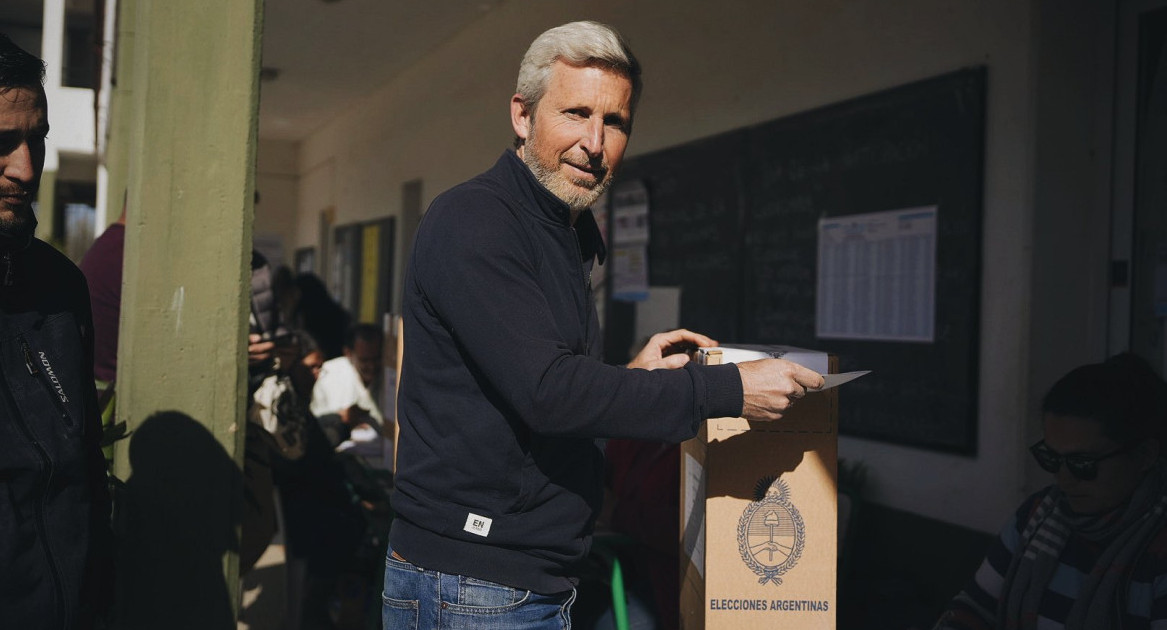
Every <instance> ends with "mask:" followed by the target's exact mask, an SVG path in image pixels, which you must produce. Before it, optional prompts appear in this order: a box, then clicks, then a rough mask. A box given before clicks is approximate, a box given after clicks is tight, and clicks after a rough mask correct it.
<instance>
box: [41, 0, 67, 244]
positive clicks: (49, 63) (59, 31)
mask: <svg viewBox="0 0 1167 630" xmlns="http://www.w3.org/2000/svg"><path fill="white" fill-rule="evenodd" d="M41 16H42V17H41V19H42V22H43V24H42V26H41V59H42V60H44V62H45V91H46V92H48V93H49V94H55V93H56V92H57V91H58V90H59V89H60V87H61V81H62V76H63V68H62V64H63V63H64V59H65V0H45V4H44V11H43V13H42V14H41ZM52 117H53V100H52V98H50V99H49V120H50V124H51V121H52ZM58 168H60V156H59V155H58V154H57V147H56V146H54V145H53V142H52V136H50V139H49V142H48V146H46V147H45V170H44V174H43V175H42V176H41V185H40V189H39V190H38V191H37V215H36V218H37V226H36V236H37V238H39V239H41V240H42V241H46V242H49V243H54V244H55V245H57V247H61V243H57V242H56V241H54V240H53V223H54V220H55V219H56V213H55V212H54V209H55V206H56V187H57V169H58Z"/></svg>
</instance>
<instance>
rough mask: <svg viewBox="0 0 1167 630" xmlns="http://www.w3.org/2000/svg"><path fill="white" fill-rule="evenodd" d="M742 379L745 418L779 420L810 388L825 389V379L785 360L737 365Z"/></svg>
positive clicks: (812, 371)
mask: <svg viewBox="0 0 1167 630" xmlns="http://www.w3.org/2000/svg"><path fill="white" fill-rule="evenodd" d="M737 368H738V372H739V373H740V374H741V377H742V417H743V418H745V419H747V420H778V419H780V418H781V417H782V415H783V414H784V413H786V411H787V410H789V409H790V407H791V405H793V404H794V401H795V400H797V399H799V398H802V397H803V396H805V395H806V392H807V390H808V389H810V390H813V389H821V388H822V387H823V386H824V385H825V384H826V383H825V382H824V381H823V376H822V375H821V374H819V373H818V372H815V371H814V370H812V369H810V368H805V367H803V366H801V365H799V364H797V363H793V362H791V361H787V360H785V359H760V360H757V361H745V362H742V363H738V364H737Z"/></svg>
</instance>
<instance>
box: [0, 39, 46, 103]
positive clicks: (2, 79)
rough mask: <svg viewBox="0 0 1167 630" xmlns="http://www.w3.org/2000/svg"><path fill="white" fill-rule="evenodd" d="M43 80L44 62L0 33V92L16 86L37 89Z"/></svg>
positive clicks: (42, 83)
mask: <svg viewBox="0 0 1167 630" xmlns="http://www.w3.org/2000/svg"><path fill="white" fill-rule="evenodd" d="M44 81H45V62H43V61H41V60H40V59H39V58H37V57H36V56H35V55H32V54H30V53H28V52H26V51H25V50H24V49H23V48H21V47H20V46H17V45H16V44H14V43H12V40H11V39H9V38H8V36H7V35H5V34H3V33H0V92H4V91H8V90H10V89H12V88H18V87H19V88H32V89H37V90H39V89H41V87H42V86H43V85H44Z"/></svg>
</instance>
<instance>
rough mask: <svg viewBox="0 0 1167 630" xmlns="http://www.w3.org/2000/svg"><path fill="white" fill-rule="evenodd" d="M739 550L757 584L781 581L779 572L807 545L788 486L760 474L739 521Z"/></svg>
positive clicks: (796, 557)
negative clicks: (750, 500) (755, 575)
mask: <svg viewBox="0 0 1167 630" xmlns="http://www.w3.org/2000/svg"><path fill="white" fill-rule="evenodd" d="M737 542H738V551H739V552H740V553H741V556H742V561H743V562H745V564H746V566H748V567H749V568H750V570H752V571H753V572H754V573H757V574H758V575H759V576H761V578H760V579H759V580H758V583H759V584H765V583H767V582H773V583H774V585H775V586H777V585H780V584H782V577H781V576H782V575H784V574H785V573H786V572H787V571H789V570H790V569H792V568H794V566H795V565H796V564H798V559H799V558H800V557H801V556H802V550H803V548H804V547H805V545H806V525H805V524H803V522H802V515H800V514H799V513H798V510H797V509H796V508H795V507H794V504H793V503H791V502H790V488H789V487H788V486H787V485H786V482H784V481H782V480H781V479H777V478H775V477H763V478H762V479H760V480H758V483H757V485H756V486H755V487H754V500H753V501H752V502H750V504H749V506H747V507H746V509H745V512H743V513H742V516H741V519H740V520H739V521H738V527H737Z"/></svg>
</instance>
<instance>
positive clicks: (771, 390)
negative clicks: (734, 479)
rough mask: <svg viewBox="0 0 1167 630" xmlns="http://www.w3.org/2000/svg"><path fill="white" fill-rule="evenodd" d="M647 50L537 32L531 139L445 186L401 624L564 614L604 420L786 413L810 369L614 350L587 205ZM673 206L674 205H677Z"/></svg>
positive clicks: (394, 568) (415, 308) (414, 413)
mask: <svg viewBox="0 0 1167 630" xmlns="http://www.w3.org/2000/svg"><path fill="white" fill-rule="evenodd" d="M639 92H640V70H639V66H638V64H637V62H636V60H635V58H634V57H633V56H632V53H631V52H630V51H629V50H628V47H627V45H626V44H625V43H624V41H623V40H622V39H621V37H620V36H619V34H617V33H616V32H615V31H613V30H612V29H611V28H609V27H607V26H604V25H601V24H596V23H594V22H575V23H572V24H566V25H564V26H560V27H557V28H554V29H551V30H549V31H547V32H546V33H543V34H542V35H540V36H539V37H538V38H537V39H536V40H535V42H534V43H533V44H532V45H531V47H530V49H529V50H528V51H527V54H526V56H525V57H524V58H523V62H522V65H521V66H520V69H519V80H518V89H517V93H516V94H515V95H514V96H513V97H512V98H511V125H512V127H513V128H514V131H515V134H516V136H517V139H516V150H515V151H507V152H505V153H504V154H503V156H502V157H501V158H500V159H499V160H498V162H497V163H496V164H495V165H494V167H493V168H491V169H490V170H489V171H487V172H486V173H483V174H482V175H479V176H478V177H475V178H474V179H472V180H470V181H468V182H466V183H464V184H461V185H459V186H456V187H454V188H453V189H451V190H449V191H447V192H445V193H444V194H442V195H441V196H439V197H438V198H437V199H436V200H435V201H434V203H433V205H431V206H430V208H429V210H428V212H427V213H426V215H425V218H424V219H423V220H422V223H421V225H420V227H419V229H418V234H417V237H416V241H415V244H414V248H413V254H412V258H411V260H410V263H409V267H408V270H407V272H406V277H405V294H404V325H403V337H404V339H405V346H404V347H405V353H404V357H403V362H402V369H401V379H400V383H399V390H398V391H399V397H398V420H399V422H400V427H401V437H400V441H399V445H398V459H397V474H396V477H395V484H396V492H395V494H394V496H393V509H394V511H395V513H396V518H395V520H394V523H393V528H392V531H391V533H390V548H391V551H390V554H389V556H388V558H387V559H386V571H385V600H384V601H385V605H384V608H383V616H384V626H385V627H386V628H404V627H418V628H421V627H425V628H438V627H475V628H486V627H490V628H564V627H569V625H570V617H569V613H570V606H571V602H572V601H573V600H574V585H575V582H576V579H575V577H576V576H575V572H576V571H577V567H578V564H579V562H580V560H581V559H582V558H583V557H584V555H585V554H586V553H587V550H588V546H589V544H590V534H591V530H592V525H593V523H594V521H595V516H596V514H597V512H598V510H599V507H600V501H601V494H602V483H603V463H602V457H603V456H602V454H601V452H600V450H599V449H598V448H597V446H596V444H595V441H594V440H595V438H601V437H622V438H634V439H647V440H658V441H673V442H679V441H682V440H685V439H688V438H690V437H693V436H694V435H695V434H696V432H697V428H698V427H699V426H700V424H701V422H703V421H704V420H705V419H707V418H711V417H719V416H739V415H741V416H745V417H747V418H750V419H754V420H773V419H777V418H779V417H781V415H782V413H783V412H784V411H785V410H786V409H787V408H789V406H790V404H792V402H793V400H794V399H795V398H798V397H800V396H802V395H803V394H805V392H806V389H807V388H816V387H821V386H822V378H821V376H820V375H818V374H816V373H815V372H813V371H810V370H807V369H805V368H802V367H800V366H798V365H795V364H793V363H789V362H787V361H782V360H778V359H768V360H764V361H756V362H751V363H743V364H739V365H724V366H699V365H694V364H692V363H689V362H688V357H687V356H686V355H684V354H677V353H674V352H673V350H675V349H676V348H677V347H678V346H682V345H686V344H696V345H702V346H709V345H716V344H715V342H714V341H713V340H712V339H709V338H708V337H706V336H704V335H700V334H697V333H693V332H690V331H686V330H679V331H673V332H670V333H663V334H660V335H656V336H654V337H653V338H652V339H651V340H650V342H649V343H648V345H647V347H646V348H645V349H644V350H643V351H642V352H641V353H640V354H638V355H637V356H636V358H635V359H634V360H633V361H632V362H631V363H630V364H629V365H628V366H626V367H618V366H611V365H605V364H604V363H603V362H601V361H600V359H599V350H600V346H601V344H600V339H599V334H600V331H599V325H598V322H597V316H596V311H595V305H594V302H593V299H592V298H593V296H592V287H591V282H590V271H591V266H592V264H593V261H594V260H596V259H599V260H600V261H601V262H602V261H603V257H604V254H605V249H604V243H603V241H602V240H601V238H600V232H599V229H598V228H597V226H596V222H595V219H594V218H593V216H592V213H591V211H590V210H588V207H589V206H590V205H591V204H592V203H593V202H595V200H596V199H597V198H598V197H599V195H600V194H601V193H602V192H603V190H604V189H605V188H606V187H607V186H608V185H609V184H610V183H611V181H612V177H613V175H614V173H615V172H616V170H617V169H618V168H619V166H620V162H621V160H622V159H623V156H624V149H625V147H626V146H627V142H628V136H629V134H630V133H631V130H632V120H633V113H634V110H635V106H636V101H637V97H638V96H639ZM666 211H667V210H666Z"/></svg>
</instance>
